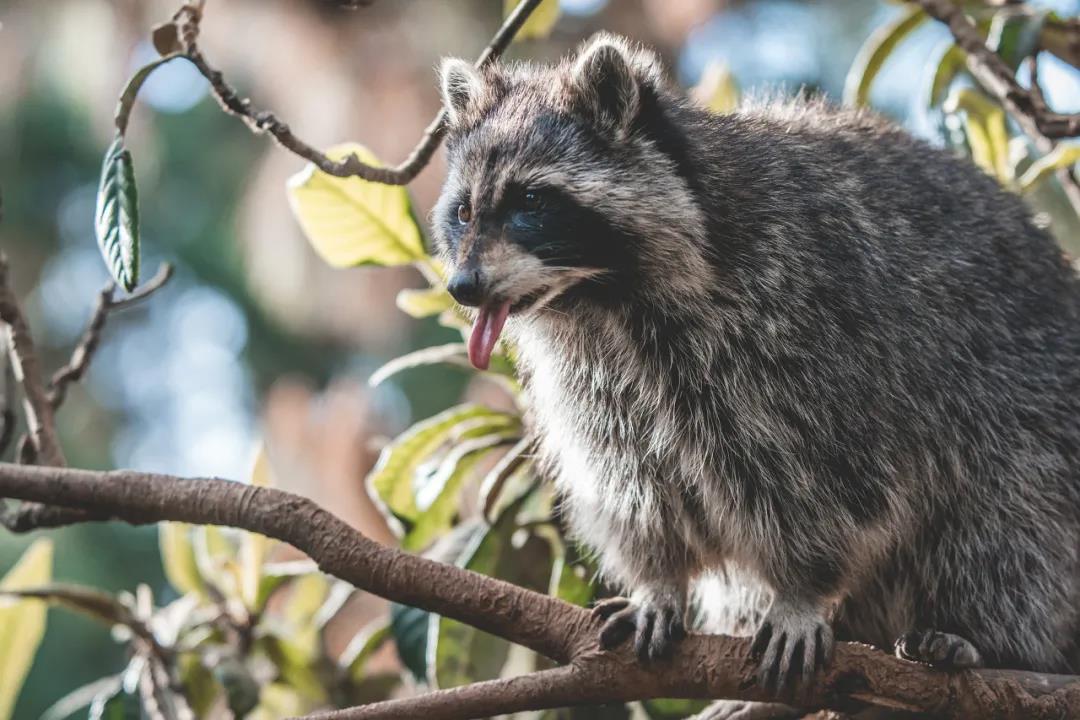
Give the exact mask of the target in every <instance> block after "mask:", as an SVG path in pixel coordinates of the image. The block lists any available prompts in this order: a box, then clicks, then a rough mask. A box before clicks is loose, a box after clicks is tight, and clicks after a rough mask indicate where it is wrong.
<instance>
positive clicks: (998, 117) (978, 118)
mask: <svg viewBox="0 0 1080 720" xmlns="http://www.w3.org/2000/svg"><path fill="white" fill-rule="evenodd" d="M942 109H943V110H944V111H945V112H947V113H957V112H963V113H964V130H965V132H966V134H967V139H968V146H969V147H970V149H971V159H972V160H973V161H974V162H975V164H976V165H978V166H979V167H981V168H982V169H983V170H985V171H986V172H987V173H989V174H991V175H994V176H995V177H997V179H998V181H999V182H1000V183H1001V184H1002V185H1004V186H1006V187H1008V186H1010V185H1011V184H1012V182H1013V180H1014V179H1015V176H1014V172H1013V164H1012V161H1011V159H1010V158H1009V132H1008V128H1007V126H1006V123H1005V111H1004V110H1003V109H1002V108H1001V107H1000V106H999V105H997V104H996V103H994V102H992V101H990V100H989V99H988V98H987V97H986V96H985V95H983V94H982V93H980V92H979V91H977V90H973V89H971V88H958V89H956V90H954V91H953V92H952V93H950V94H949V97H948V99H946V100H945V104H944V106H943V107H942Z"/></svg>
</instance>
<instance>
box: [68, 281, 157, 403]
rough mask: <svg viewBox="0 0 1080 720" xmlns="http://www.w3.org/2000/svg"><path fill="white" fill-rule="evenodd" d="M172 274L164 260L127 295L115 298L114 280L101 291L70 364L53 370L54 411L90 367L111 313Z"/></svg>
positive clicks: (151, 291)
mask: <svg viewBox="0 0 1080 720" xmlns="http://www.w3.org/2000/svg"><path fill="white" fill-rule="evenodd" d="M172 273H173V268H172V265H170V264H169V263H162V265H161V267H160V268H159V269H158V272H157V274H156V275H155V276H154V277H152V278H151V279H150V280H148V281H147V282H146V283H145V284H143V285H142V286H140V287H139V288H137V289H136V290H135V291H134V292H132V293H131V294H130V295H128V296H127V297H125V298H121V299H119V300H116V299H115V298H114V295H115V294H116V285H115V284H114V283H112V282H110V283H109V284H108V285H106V286H105V287H104V288H102V290H101V292H100V293H98V300H97V305H96V306H95V307H94V312H93V314H92V315H91V316H90V322H89V323H87V325H86V330H84V331H83V335H82V337H81V338H80V339H79V343H78V345H76V346H75V349H74V350H73V351H72V353H71V359H70V360H68V362H67V364H65V365H64V366H63V367H62V368H60V369H59V370H57V371H56V372H55V373H53V376H52V380H51V381H50V382H49V389H48V391H47V395H48V399H49V404H50V405H52V408H53V410H54V411H55V410H58V409H59V408H60V405H61V404H62V403H63V402H64V398H65V397H66V396H67V388H68V386H69V385H70V384H71V383H74V382H79V381H80V380H81V379H82V377H83V375H85V374H86V371H87V369H88V368H89V367H90V361H91V360H92V359H93V357H94V352H95V351H96V350H97V347H98V344H99V343H100V342H101V332H102V330H104V329H105V321H106V320H108V318H109V313H110V312H112V311H113V310H123V309H125V308H129V307H132V306H134V305H137V304H138V303H139V302H141V301H142V300H145V299H146V298H148V297H150V296H151V295H153V294H154V293H155V292H157V291H158V290H160V289H161V288H162V287H164V285H165V283H167V282H169V278H171V277H172Z"/></svg>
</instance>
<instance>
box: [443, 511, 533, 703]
mask: <svg viewBox="0 0 1080 720" xmlns="http://www.w3.org/2000/svg"><path fill="white" fill-rule="evenodd" d="M517 530H518V526H517V523H516V521H515V519H514V515H513V513H507V514H505V515H504V516H503V517H502V518H501V519H500V520H499V522H498V523H496V524H495V525H493V526H491V528H489V529H488V530H487V532H485V533H483V534H482V535H480V536H478V537H477V538H476V540H475V541H474V543H473V544H472V545H471V546H470V547H469V548H467V549H466V551H465V553H464V554H463V556H462V559H461V561H460V563H459V564H461V565H463V566H464V567H466V568H468V569H469V570H473V571H474V572H479V573H483V574H485V575H491V576H494V577H498V578H501V579H503V580H507V581H509V582H512V583H515V584H517V585H521V586H523V587H527V588H530V589H532V590H537V591H540V592H543V591H545V590H546V589H547V584H548V582H549V578H550V573H551V566H552V554H551V548H550V545H549V544H548V542H547V541H546V540H544V539H543V538H541V537H539V536H536V535H527V536H526V537H525V538H524V541H523V542H521V543H520V545H519V546H518V547H515V543H513V542H512V541H511V537H512V536H514V534H515V533H516V532H517ZM430 633H431V635H432V637H433V638H434V642H432V641H431V640H429V643H428V647H429V653H432V655H431V657H430V658H429V660H428V672H429V675H430V676H431V678H430V679H431V683H432V685H434V686H436V687H441V688H447V687H457V686H459V685H464V684H466V683H470V682H475V681H478V680H490V679H494V678H496V677H499V674H500V672H501V671H502V668H503V665H504V664H505V662H506V658H507V656H508V654H509V650H510V644H509V643H508V642H507V641H506V640H503V639H502V638H499V637H496V636H494V635H489V634H488V633H485V632H482V631H480V630H477V629H476V628H474V627H471V626H469V625H466V624H465V623H461V622H458V621H456V620H452V619H450V618H446V617H439V616H433V617H432V619H431V628H430ZM432 659H433V660H434V662H432Z"/></svg>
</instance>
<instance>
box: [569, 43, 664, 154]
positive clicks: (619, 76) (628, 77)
mask: <svg viewBox="0 0 1080 720" xmlns="http://www.w3.org/2000/svg"><path fill="white" fill-rule="evenodd" d="M572 76H573V80H574V85H575V86H576V91H577V96H578V98H579V100H580V102H581V104H582V105H583V106H584V109H585V110H586V111H587V112H589V113H590V114H591V115H592V116H593V119H594V120H596V121H597V122H598V123H599V124H600V125H602V126H604V127H607V128H610V129H611V130H613V131H615V133H616V135H619V136H622V135H625V134H626V132H627V131H628V130H629V129H630V124H631V123H632V122H633V121H634V118H635V117H636V116H637V113H638V110H639V108H640V104H641V89H642V86H643V85H651V86H653V87H654V88H655V87H656V86H657V85H658V84H659V82H660V69H659V62H658V61H657V59H656V56H655V55H653V54H652V53H650V52H648V51H646V50H642V49H640V48H637V47H635V46H633V45H632V44H631V43H630V42H629V41H628V40H626V39H624V38H621V37H618V36H615V35H610V34H607V33H598V34H597V35H594V36H593V37H592V38H591V39H590V40H589V41H588V42H587V43H586V44H585V46H584V47H583V48H582V50H581V52H580V53H578V57H577V60H575V61H574V66H573V71H572Z"/></svg>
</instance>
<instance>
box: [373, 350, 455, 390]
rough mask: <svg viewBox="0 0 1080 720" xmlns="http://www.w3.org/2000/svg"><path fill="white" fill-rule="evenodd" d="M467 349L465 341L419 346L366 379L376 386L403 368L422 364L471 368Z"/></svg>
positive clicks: (406, 368)
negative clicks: (418, 348)
mask: <svg viewBox="0 0 1080 720" xmlns="http://www.w3.org/2000/svg"><path fill="white" fill-rule="evenodd" d="M467 353H468V349H467V348H466V346H465V343H447V344H446V345H433V346H432V347H426V348H421V349H420V350H415V351H413V352H411V353H406V354H404V355H402V356H401V357H396V358H394V359H393V360H391V361H390V362H388V363H386V364H385V365H383V366H382V367H380V368H379V369H378V370H376V371H375V372H373V373H372V374H371V377H370V378H369V379H368V385H369V386H370V387H377V386H378V385H381V384H382V383H383V382H385V381H386V380H387V379H389V378H392V377H393V376H394V375H397V374H398V373H399V372H402V371H403V370H410V369H412V368H415V367H423V366H424V365H438V364H440V363H447V364H450V365H457V366H459V367H464V368H471V367H472V365H470V364H469V359H468V356H467Z"/></svg>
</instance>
